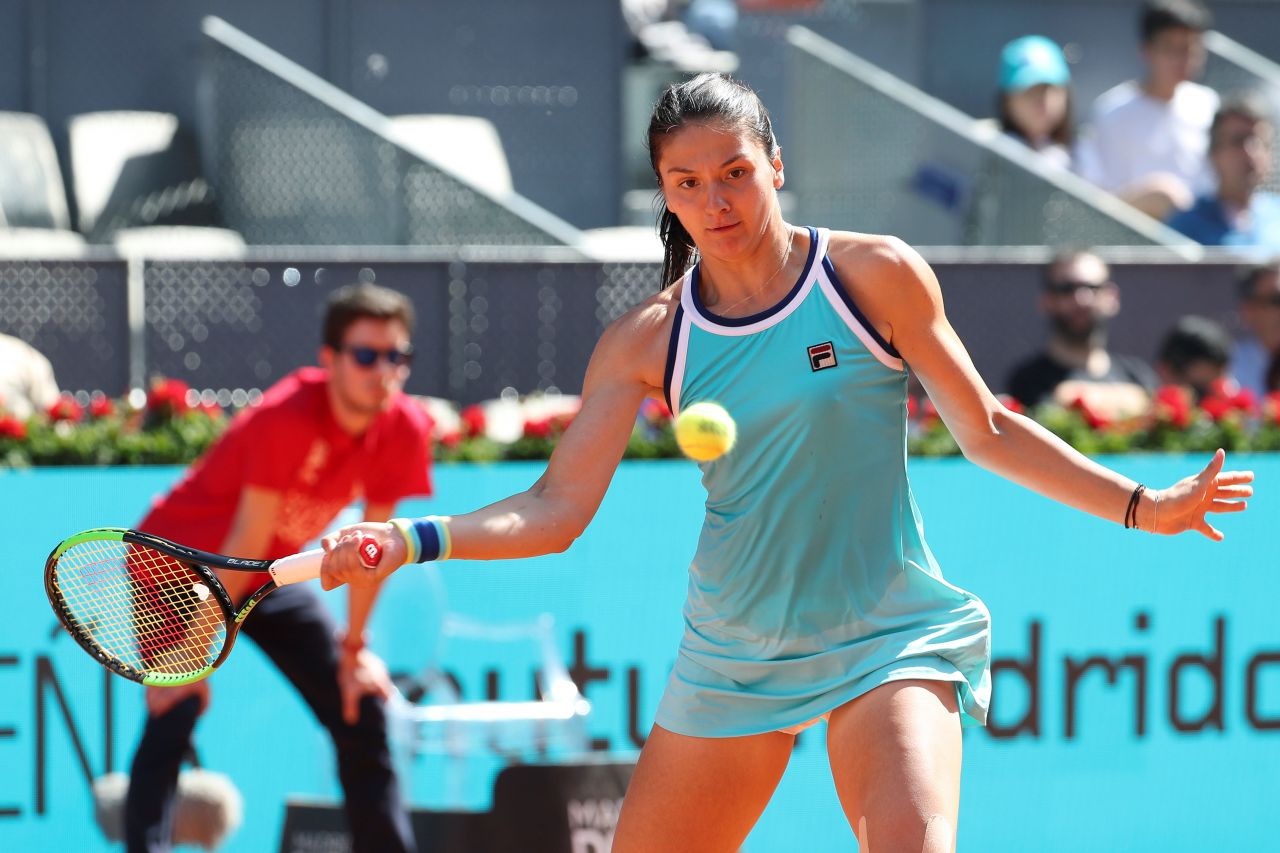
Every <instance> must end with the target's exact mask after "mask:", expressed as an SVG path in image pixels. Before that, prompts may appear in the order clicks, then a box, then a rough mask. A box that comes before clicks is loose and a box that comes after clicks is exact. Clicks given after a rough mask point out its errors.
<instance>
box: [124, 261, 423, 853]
mask: <svg viewBox="0 0 1280 853" xmlns="http://www.w3.org/2000/svg"><path fill="white" fill-rule="evenodd" d="M413 326H414V313H413V306H412V304H411V303H410V302H409V300H408V299H407V298H406V297H405V296H403V295H402V294H400V293H397V292H396V291H393V290H388V289H386V288H382V287H377V286H375V285H370V284H359V285H352V286H349V287H345V288H343V289H341V290H339V291H337V292H336V293H335V294H334V295H333V297H332V298H331V299H330V301H329V305H328V309H327V311H326V314H325V321H324V343H323V346H322V347H321V349H320V367H306V368H302V369H300V370H298V371H295V372H294V373H292V374H290V375H288V376H286V377H285V378H284V379H282V380H280V382H278V383H276V384H275V385H274V386H272V387H271V388H269V389H268V390H267V391H266V393H265V394H264V395H263V398H262V402H261V403H260V404H259V405H258V406H255V407H253V408H251V409H246V410H245V411H243V412H241V413H240V414H239V415H238V416H237V417H236V418H235V420H234V421H232V423H231V425H230V427H229V428H228V429H227V432H226V433H225V434H224V435H223V436H222V438H220V439H219V440H218V442H217V443H216V444H215V445H214V446H213V447H211V448H210V449H209V450H208V452H206V453H205V455H204V456H203V457H201V458H200V459H199V460H197V461H196V462H195V464H193V465H192V466H191V468H190V469H189V470H188V471H187V472H186V474H185V476H183V478H182V479H181V481H179V482H178V484H177V485H176V486H174V488H173V489H172V490H171V491H170V492H169V493H168V494H167V495H164V496H162V497H160V498H158V499H157V500H156V502H155V504H154V506H153V507H152V509H151V512H149V513H148V514H147V517H146V518H145V519H143V520H142V522H141V523H140V524H139V525H138V529H140V530H144V531H146V532H148V533H154V534H156V535H159V536H163V537H166V538H169V539H173V540H175V541H177V542H181V543H182V544H184V545H188V546H191V547H193V548H199V549H202V550H206V551H213V552H217V553H222V554H229V555H232V556H236V557H246V558H252V559H273V558H276V557H281V556H285V555H287V554H291V553H294V552H296V551H300V550H302V549H303V547H304V545H305V543H306V542H308V541H310V540H312V539H314V538H315V537H317V536H319V535H320V534H321V533H322V532H323V531H324V528H325V527H326V525H328V524H329V522H331V521H332V520H333V518H334V516H336V515H337V514H338V512H339V511H340V510H341V509H342V508H343V507H345V506H347V505H348V504H350V503H351V502H352V501H363V503H364V517H365V519H367V520H370V521H386V520H387V519H389V518H391V516H392V514H393V512H394V510H395V506H396V503H397V502H398V501H399V500H400V499H402V498H405V497H410V496H416V495H427V494H429V493H430V491H431V482H430V475H429V466H430V459H431V453H430V451H431V446H430V441H431V425H430V421H429V419H428V418H427V416H426V414H425V413H424V412H423V410H422V409H421V408H420V407H419V406H417V405H416V404H414V403H413V402H412V401H411V400H410V399H409V398H408V397H406V396H405V395H404V393H403V392H402V389H403V387H404V383H405V380H406V379H407V378H408V375H409V364H410V361H411V360H412V357H413V349H412V347H411V346H410V336H411V335H412V333H413ZM220 578H221V580H222V582H223V584H224V585H225V586H226V587H227V591H228V592H229V593H230V595H231V597H232V599H233V600H234V601H236V602H237V603H238V602H239V601H241V600H243V599H244V598H245V597H247V596H248V595H249V594H250V593H251V592H252V591H253V590H255V589H257V587H258V586H260V585H261V584H262V582H263V580H264V579H265V576H259V575H250V574H244V573H237V572H228V573H225V574H221V575H220ZM377 594H378V590H377V589H376V588H372V589H357V588H354V587H353V588H352V590H351V593H350V601H349V607H348V617H347V627H346V629H345V630H343V631H338V630H337V628H336V625H335V624H334V622H333V619H332V617H331V616H330V615H329V613H328V611H327V610H326V609H325V608H324V607H323V606H322V605H321V604H320V601H319V598H318V597H317V596H316V594H315V592H314V591H313V590H312V589H311V588H310V587H309V585H306V584H300V585H297V586H287V587H284V588H282V589H280V590H277V591H276V592H275V593H273V594H272V595H270V596H268V597H267V598H266V599H264V600H263V602H262V603H261V604H259V605H258V607H257V608H256V609H255V610H254V612H253V618H252V619H249V620H247V621H246V622H245V624H244V633H245V634H247V635H248V636H249V637H251V638H252V639H253V640H254V642H256V643H257V644H258V645H259V647H261V649H262V650H263V652H265V653H266V655H267V656H268V657H269V658H271V660H272V662H273V663H275V665H276V666H277V667H279V669H280V671H281V672H282V673H283V674H284V675H285V677H286V678H288V679H289V681H290V682H292V683H293V685H294V687H296V688H297V690H298V692H299V693H300V694H301V695H302V698H303V699H304V700H306V702H307V704H308V705H309V706H310V708H311V710H312V711H313V712H314V713H315V715H316V717H317V719H318V720H319V721H320V723H321V724H322V725H324V727H325V728H326V729H328V731H329V734H330V736H331V737H332V738H333V742H334V746H335V749H336V751H337V759H338V773H339V777H340V779H341V782H342V786H343V790H344V791H345V794H346V810H347V825H348V827H350V829H351V834H352V842H353V849H354V850H356V851H379V853H382V851H410V850H413V849H414V842H413V835H412V831H411V830H410V827H409V821H408V816H407V814H406V812H405V810H404V807H403V804H402V803H401V801H400V793H399V787H398V785H397V782H396V778H395V773H394V770H393V767H392V763H391V756H390V752H389V750H388V747H387V732H386V717H385V714H384V711H383V703H382V700H384V699H385V698H386V697H387V696H388V695H389V691H390V681H389V679H388V676H387V671H386V667H385V666H384V665H383V664H382V662H381V661H380V660H379V659H378V658H377V657H376V656H374V655H373V654H372V652H370V651H369V650H368V649H366V648H365V630H364V629H365V623H366V622H367V620H368V618H369V614H370V612H371V610H372V608H373V604H374V601H375V599H376V598H377ZM209 691H210V683H209V681H208V680H204V681H197V682H195V683H194V684H188V685H184V686H181V687H148V688H147V697H146V702H147V712H148V713H147V721H146V727H145V729H144V731H143V735H142V741H141V743H140V744H139V745H138V750H137V752H136V754H135V755H134V759H133V766H132V771H131V781H130V786H129V795H128V800H127V803H126V807H125V837H126V843H127V846H128V849H129V850H130V851H139V853H141V851H146V853H155V852H156V851H163V850H168V849H169V848H170V845H171V840H170V839H171V837H172V822H173V811H174V809H173V806H174V800H175V791H176V786H177V780H178V770H179V766H180V764H181V762H182V758H183V756H184V754H185V753H186V751H187V749H188V744H189V743H190V738H191V734H192V731H193V730H194V728H195V724H196V719H197V718H198V717H199V716H200V714H201V713H203V711H204V709H205V708H206V707H207V706H208V704H209Z"/></svg>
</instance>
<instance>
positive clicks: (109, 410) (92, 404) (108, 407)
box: [89, 394, 116, 418]
mask: <svg viewBox="0 0 1280 853" xmlns="http://www.w3.org/2000/svg"><path fill="white" fill-rule="evenodd" d="M115 413H116V404H115V403H113V402H111V398H110V397H107V396H105V395H102V394H97V395H95V396H94V398H93V399H92V400H90V401H89V414H91V415H93V416H94V417H95V418H109V417H111V416H112V415H114V414H115Z"/></svg>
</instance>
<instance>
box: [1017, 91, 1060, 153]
mask: <svg viewBox="0 0 1280 853" xmlns="http://www.w3.org/2000/svg"><path fill="white" fill-rule="evenodd" d="M1005 99H1006V101H1005V105H1006V108H1007V109H1008V111H1009V118H1010V119H1011V120H1012V121H1013V124H1014V125H1015V126H1016V127H1017V128H1018V130H1019V131H1020V132H1021V133H1022V135H1023V136H1024V137H1025V138H1027V139H1029V140H1031V141H1033V142H1038V141H1040V140H1044V139H1048V138H1049V137H1050V135H1051V134H1052V133H1053V132H1054V129H1055V128H1057V127H1058V126H1059V125H1060V124H1062V122H1063V121H1065V120H1066V117H1067V89H1066V87H1065V86H1054V85H1050V84H1049V83H1041V84H1039V85H1036V86H1030V87H1028V88H1026V89H1022V90H1020V91H1017V92H1009V93H1007V94H1006V95H1005Z"/></svg>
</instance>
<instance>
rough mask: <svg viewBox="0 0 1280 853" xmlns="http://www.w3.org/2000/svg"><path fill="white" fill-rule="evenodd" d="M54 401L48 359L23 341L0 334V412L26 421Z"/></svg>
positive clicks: (55, 389)
mask: <svg viewBox="0 0 1280 853" xmlns="http://www.w3.org/2000/svg"><path fill="white" fill-rule="evenodd" d="M57 401H58V383H57V381H56V380H55V379H54V378H53V366H52V365H51V364H49V359H47V358H45V357H44V356H43V355H41V354H40V351H39V350H37V349H36V348H35V347H33V346H31V345H30V344H28V343H27V342H26V341H24V340H21V339H19V338H14V337H10V336H9V335H0V412H8V413H9V414H10V415H12V416H13V417H15V418H17V419H18V420H26V419H27V418H29V417H31V415H32V414H33V413H35V412H43V411H44V410H46V409H48V408H49V407H50V406H52V405H53V404H54V403H56V402H57Z"/></svg>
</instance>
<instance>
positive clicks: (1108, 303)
mask: <svg viewBox="0 0 1280 853" xmlns="http://www.w3.org/2000/svg"><path fill="white" fill-rule="evenodd" d="M1110 276H1111V274H1110V271H1109V270H1108V269H1107V265H1106V263H1104V262H1103V260H1102V259H1101V258H1099V257H1098V256H1097V255H1091V254H1080V255H1076V256H1075V257H1073V258H1070V259H1068V260H1066V261H1062V262H1059V263H1056V264H1054V265H1053V267H1052V268H1051V269H1050V270H1049V277H1048V281H1047V282H1046V284H1045V289H1044V295H1043V297H1042V299H1041V303H1040V305H1041V310H1042V311H1043V312H1044V313H1045V315H1046V316H1047V317H1048V318H1049V323H1050V325H1051V326H1052V328H1053V331H1054V334H1056V335H1058V336H1059V337H1062V338H1065V339H1067V340H1069V341H1072V342H1074V343H1081V344H1083V343H1086V342H1088V341H1089V339H1090V338H1091V337H1092V336H1093V335H1094V333H1095V332H1097V331H1099V330H1100V329H1102V328H1103V327H1105V326H1106V323H1107V321H1108V320H1110V319H1111V318H1112V317H1114V316H1115V315H1116V314H1118V313H1119V311H1120V290H1119V288H1117V287H1116V286H1115V284H1113V283H1112V282H1111V277H1110Z"/></svg>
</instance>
